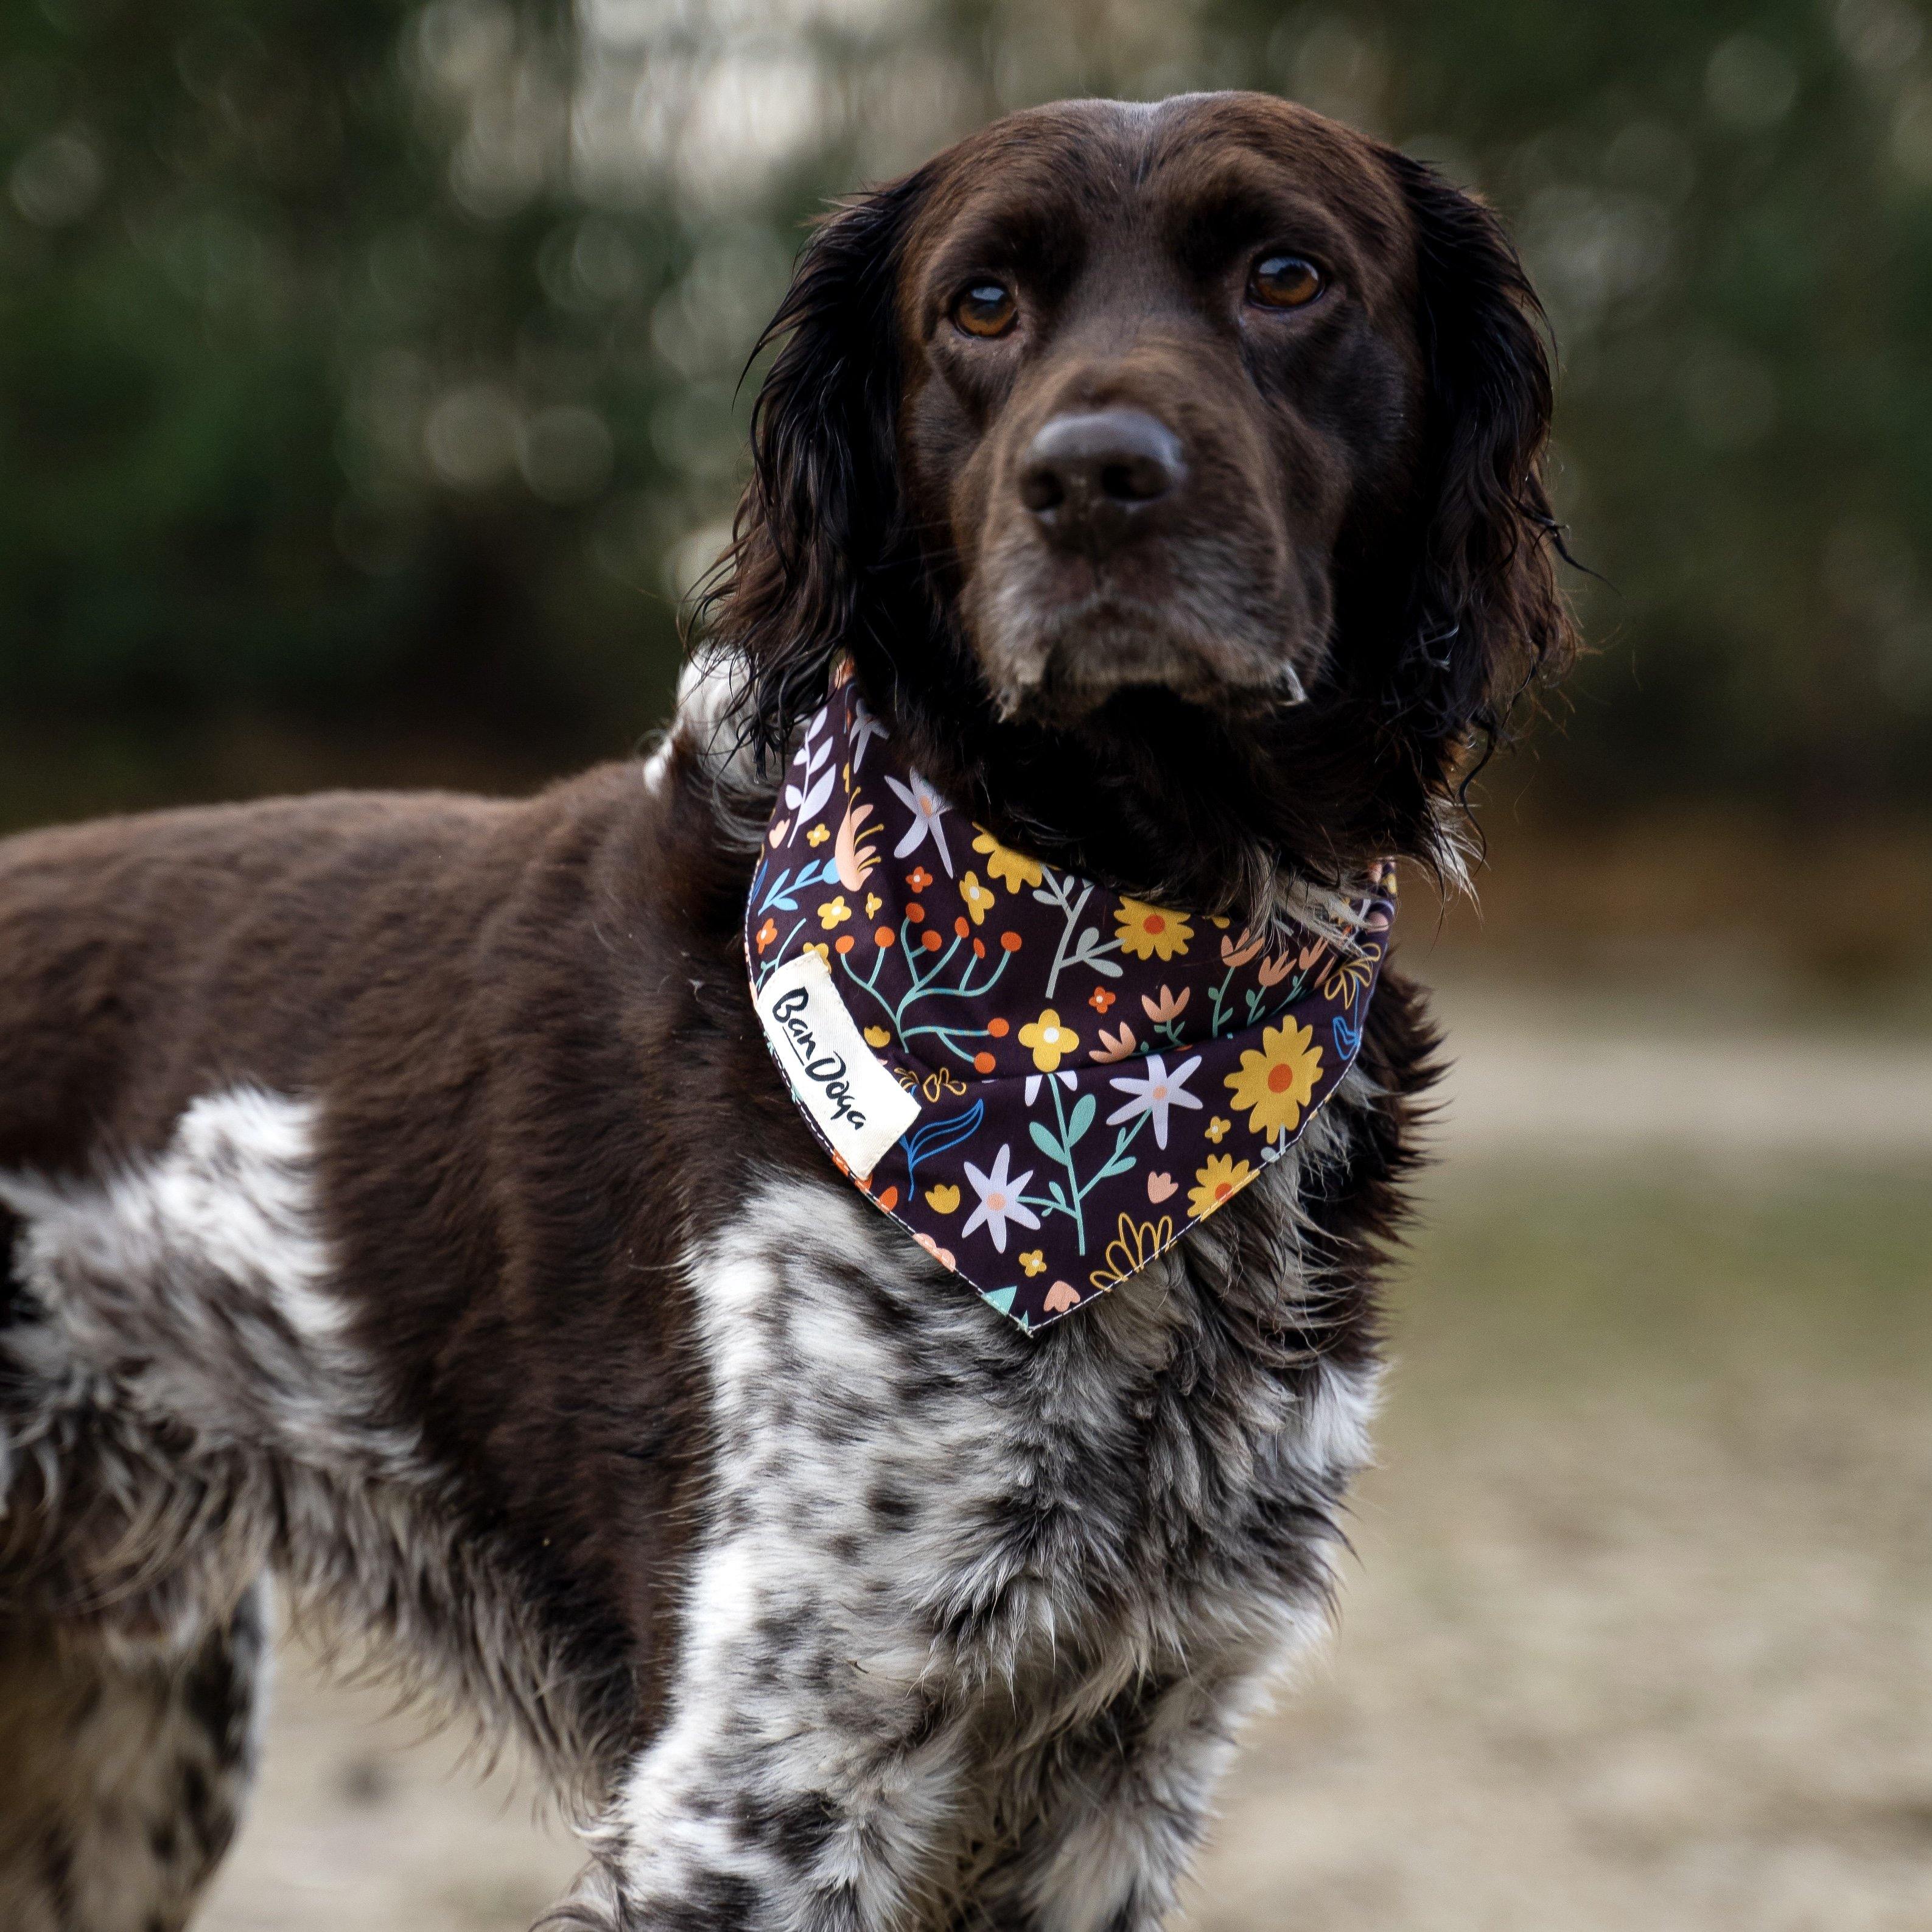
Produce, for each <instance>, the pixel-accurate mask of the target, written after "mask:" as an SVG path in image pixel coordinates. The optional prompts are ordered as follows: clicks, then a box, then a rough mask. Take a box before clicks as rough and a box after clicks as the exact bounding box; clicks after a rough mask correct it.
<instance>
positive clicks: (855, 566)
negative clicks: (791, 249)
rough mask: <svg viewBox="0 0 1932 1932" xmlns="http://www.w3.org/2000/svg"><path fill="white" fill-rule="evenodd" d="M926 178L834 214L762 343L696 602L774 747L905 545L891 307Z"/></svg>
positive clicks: (814, 699)
mask: <svg viewBox="0 0 1932 1932" xmlns="http://www.w3.org/2000/svg"><path fill="white" fill-rule="evenodd" d="M928 178H929V169H920V170H919V171H918V172H916V173H913V174H911V175H907V176H906V177H905V178H904V179H902V180H901V181H895V182H894V183H892V184H891V185H890V186H889V187H883V188H880V189H879V190H877V191H876V192H874V193H871V194H868V195H864V196H859V197H856V198H855V199H853V200H850V201H848V202H844V203H842V204H841V205H840V206H839V207H838V208H837V209H836V210H835V211H834V212H833V213H832V214H830V215H829V216H828V217H826V219H825V220H823V222H822V223H820V225H819V226H818V228H817V230H816V231H815V232H814V234H813V235H812V237H811V240H810V241H809V242H807V243H806V244H805V248H804V249H803V251H802V252H801V254H799V260H798V266H797V269H796V272H795V273H794V274H793V278H792V284H791V287H790V290H788V291H787V293H786V295H785V298H784V301H783V302H781V303H780V305H778V313H777V314H776V315H775V316H774V317H772V321H771V323H770V326H769V327H768V328H767V329H766V331H765V332H764V334H763V336H762V337H761V338H760V341H759V344H758V349H759V350H760V351H762V350H764V349H766V348H768V347H770V346H771V345H772V344H781V347H780V348H779V350H778V356H777V357H776V359H775V360H774V362H772V367H771V371H770V373H769V374H768V375H767V376H766V378H765V381H764V385H763V388H762V389H760V392H759V394H758V400H757V404H756V406H755V407H754V410H753V411H752V416H751V464H752V468H751V481H750V482H749V483H748V484H747V485H746V487H745V493H744V496H743V497H742V499H740V501H739V505H738V512H737V516H736V520H735V522H734V523H733V526H732V542H731V547H730V550H729V551H728V552H727V554H726V556H725V557H724V559H723V561H722V562H721V565H720V566H719V569H718V575H717V577H716V578H715V580H714V583H713V584H712V587H711V588H710V589H709V590H708V592H706V594H705V595H704V596H703V598H702V599H701V601H700V616H701V618H702V620H703V623H704V625H705V627H706V629H707V630H708V631H709V634H710V635H711V637H712V638H713V640H715V642H717V643H718V644H720V645H721V646H724V648H725V649H727V650H729V651H730V652H733V654H735V655H737V656H738V657H739V659H740V660H741V661H742V664H743V665H744V667H745V672H746V673H747V674H746V676H745V677H744V679H742V683H741V685H740V691H741V696H740V698H739V702H738V705H737V707H736V709H737V714H738V720H739V725H740V727H741V728H742V730H744V731H745V733H746V735H747V736H748V737H749V738H750V739H751V742H753V743H754V744H755V745H756V746H757V749H758V750H759V751H760V754H763V753H764V752H766V751H778V752H782V751H783V749H784V745H785V744H786V742H787V740H788V739H789V737H790V733H791V731H792V730H793V727H794V726H795V725H796V723H797V722H798V721H799V718H802V717H803V716H804V715H806V714H807V713H808V712H810V711H811V709H813V708H814V707H815V706H817V704H818V703H820V702H821V701H822V700H823V697H824V694H825V689H826V680H827V676H828V673H829V669H830V667H831V664H832V660H833V658H835V656H836V655H837V654H838V652H839V651H840V650H841V649H846V648H849V647H850V646H853V644H854V643H856V642H857V641H858V640H859V638H858V634H859V632H860V631H862V630H864V629H865V628H868V626H870V625H872V624H874V622H876V620H877V607H878V593H879V592H880V589H881V588H882V587H883V579H884V578H885V577H886V576H887V575H889V574H891V572H890V564H891V559H892V555H893V553H894V552H895V550H896V549H898V548H899V547H902V545H903V541H904V533H903V529H902V522H901V503H900V496H899V490H898V483H897V481H896V472H897V468H898V463H897V455H896V450H895V437H896V434H897V420H896V419H897V404H898V388H899V377H900V359H899V355H898V342H897V336H896V330H895V323H894V316H893V307H894V298H895V290H896V287H897V284H898V272H899V266H900V263H901V257H902V255H903V253H904V245H905V236H906V230H907V226H908V223H909V222H910V217H911V215H912V213H913V210H914V209H915V208H917V206H918V205H919V202H920V200H921V199H922V196H924V194H925V193H926V187H927V183H928Z"/></svg>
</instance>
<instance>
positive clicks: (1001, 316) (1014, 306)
mask: <svg viewBox="0 0 1932 1932" xmlns="http://www.w3.org/2000/svg"><path fill="white" fill-rule="evenodd" d="M1019 312H1020V305H1019V303H1018V302H1016V301H1014V299H1013V290H1011V289H1010V288H1008V287H1007V286H1006V285H1005V284H1004V283H1002V282H975V283H974V284H973V286H972V287H971V288H970V289H968V290H966V291H965V293H963V294H962V295H961V296H959V299H957V300H956V302H954V303H953V321H954V322H955V323H956V324H957V325H958V326H959V327H960V328H961V329H964V330H965V332H966V333H967V334H968V335H977V336H981V337H988V336H995V335H1005V334H1006V332H1007V330H1008V329H1011V328H1012V327H1013V324H1014V323H1015V322H1016V321H1017V320H1019Z"/></svg>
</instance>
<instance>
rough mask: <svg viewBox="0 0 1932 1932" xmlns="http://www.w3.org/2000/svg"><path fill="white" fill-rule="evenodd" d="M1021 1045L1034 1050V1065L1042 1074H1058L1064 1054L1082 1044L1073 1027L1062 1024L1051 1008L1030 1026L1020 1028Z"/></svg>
mask: <svg viewBox="0 0 1932 1932" xmlns="http://www.w3.org/2000/svg"><path fill="white" fill-rule="evenodd" d="M1019 1037H1020V1044H1021V1046H1030V1047H1031V1048H1032V1049H1033V1064H1034V1066H1036V1067H1038V1068H1039V1069H1040V1071H1041V1073H1055V1072H1056V1071H1057V1070H1058V1068H1059V1066H1060V1062H1061V1056H1062V1055H1066V1054H1069V1053H1071V1052H1073V1049H1075V1048H1076V1046H1079V1044H1080V1036H1079V1034H1077V1033H1076V1032H1075V1031H1073V1028H1071V1027H1065V1026H1062V1025H1061V1024H1060V1016H1059V1015H1058V1013H1055V1011H1054V1010H1053V1009H1052V1007H1048V1008H1047V1010H1046V1012H1044V1013H1042V1014H1041V1015H1040V1018H1039V1019H1037V1020H1035V1021H1034V1022H1032V1023H1031V1025H1028V1026H1023V1027H1022V1028H1020V1035H1019Z"/></svg>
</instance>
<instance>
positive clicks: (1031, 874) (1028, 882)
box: [973, 825, 1046, 892]
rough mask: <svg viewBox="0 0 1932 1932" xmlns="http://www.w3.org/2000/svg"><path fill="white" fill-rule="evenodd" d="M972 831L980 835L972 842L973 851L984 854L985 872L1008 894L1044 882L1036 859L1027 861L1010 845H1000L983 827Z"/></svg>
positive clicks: (978, 826) (1023, 854) (980, 826)
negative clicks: (996, 880)
mask: <svg viewBox="0 0 1932 1932" xmlns="http://www.w3.org/2000/svg"><path fill="white" fill-rule="evenodd" d="M973 829H974V831H975V832H977V833H978V834H979V837H978V838H976V839H974V841H973V849H974V851H976V852H983V853H986V869H987V871H989V872H990V873H992V875H993V877H995V878H996V879H998V880H999V882H1000V883H1001V885H1003V886H1005V887H1006V889H1007V891H1008V892H1019V889H1020V888H1021V887H1022V886H1037V885H1039V884H1040V883H1042V881H1043V880H1044V879H1045V878H1046V871H1045V869H1044V868H1043V867H1042V865H1040V861H1039V860H1038V859H1029V858H1028V856H1027V855H1026V854H1025V853H1024V852H1016V851H1015V850H1013V847H1011V846H1010V845H1002V844H1001V843H1000V841H998V839H997V838H995V837H994V836H993V835H992V833H991V832H989V831H988V830H987V829H986V827H985V826H983V825H976V826H974V828H973Z"/></svg>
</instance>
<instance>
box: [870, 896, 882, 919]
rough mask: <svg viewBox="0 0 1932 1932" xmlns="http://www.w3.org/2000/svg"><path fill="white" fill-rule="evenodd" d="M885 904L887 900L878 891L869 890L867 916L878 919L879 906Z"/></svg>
mask: <svg viewBox="0 0 1932 1932" xmlns="http://www.w3.org/2000/svg"><path fill="white" fill-rule="evenodd" d="M883 904H885V901H884V900H883V899H882V898H880V896H879V895H878V894H877V892H868V893H867V894H866V895H865V916H866V917H867V918H868V919H877V917H878V916H879V908H880V907H881V906H882V905H883Z"/></svg>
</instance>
